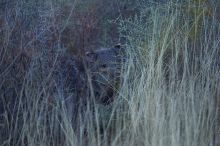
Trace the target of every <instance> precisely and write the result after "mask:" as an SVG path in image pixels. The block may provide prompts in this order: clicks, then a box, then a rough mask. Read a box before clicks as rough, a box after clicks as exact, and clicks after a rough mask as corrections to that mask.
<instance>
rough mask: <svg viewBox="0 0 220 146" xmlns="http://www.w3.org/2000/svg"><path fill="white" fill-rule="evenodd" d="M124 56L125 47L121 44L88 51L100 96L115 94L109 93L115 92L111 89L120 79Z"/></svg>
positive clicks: (88, 60)
mask: <svg viewBox="0 0 220 146" xmlns="http://www.w3.org/2000/svg"><path fill="white" fill-rule="evenodd" d="M123 56H124V49H123V48H121V47H120V45H117V46H115V47H113V48H102V49H99V50H96V51H93V52H87V53H86V60H87V61H86V62H87V63H88V68H89V70H90V73H91V77H92V83H93V86H94V90H95V92H97V94H99V96H107V97H108V98H109V96H113V95H109V94H110V93H111V94H112V92H113V91H109V90H110V89H111V90H112V88H114V86H115V84H117V82H119V80H120V77H119V76H120V71H121V65H122V60H123V58H124V57H123ZM106 90H107V91H106Z"/></svg>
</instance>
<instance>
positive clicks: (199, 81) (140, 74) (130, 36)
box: [0, 3, 220, 146]
mask: <svg viewBox="0 0 220 146" xmlns="http://www.w3.org/2000/svg"><path fill="white" fill-rule="evenodd" d="M16 6H18V5H16ZM141 6H142V7H140V13H139V15H137V17H135V18H134V19H124V20H121V21H120V28H119V30H120V32H121V36H122V37H123V38H125V40H126V42H125V45H124V47H125V48H126V51H127V52H126V55H127V58H128V59H127V60H126V62H125V64H123V68H122V70H121V72H122V73H121V77H122V80H121V83H120V87H119V88H116V89H115V92H116V93H117V96H116V97H115V100H114V102H113V103H111V104H110V105H101V104H99V103H96V102H95V101H94V100H92V99H91V98H92V97H87V99H89V100H88V101H87V103H86V104H85V105H82V104H80V103H79V104H78V105H77V107H78V109H77V110H75V111H74V110H70V109H69V106H67V105H66V102H65V100H66V99H68V98H71V97H74V94H75V93H74V92H68V93H66V90H65V88H62V86H61V84H62V83H60V82H57V80H56V79H55V75H56V65H57V62H58V61H59V56H60V55H62V53H63V52H62V51H61V50H63V49H64V48H62V44H61V43H60V38H61V36H60V35H61V34H60V33H59V31H58V33H57V35H58V36H55V38H56V39H55V41H51V39H50V37H49V36H53V34H56V33H55V31H54V32H51V31H49V30H50V26H52V28H60V27H58V26H57V24H56V23H55V21H53V20H55V17H54V15H46V14H54V12H55V9H54V7H52V5H50V3H49V4H48V9H44V10H45V13H41V14H39V15H41V16H42V17H41V18H42V21H39V25H37V24H38V23H37V24H36V27H34V28H30V30H31V31H32V32H36V33H33V34H30V35H32V36H33V38H32V39H31V40H26V41H27V43H24V40H25V39H21V38H22V37H21V38H20V39H18V38H19V36H17V35H14V33H12V32H13V31H15V32H16V29H15V27H18V25H15V24H16V23H14V24H13V23H12V24H11V25H9V22H10V21H9V20H7V19H6V18H11V19H12V20H14V19H13V18H14V17H13V16H10V17H9V16H7V17H4V18H5V19H6V20H7V21H6V22H8V23H5V24H4V25H3V27H1V33H2V35H1V36H2V37H1V38H0V39H1V46H2V47H1V50H0V51H1V52H0V55H1V60H0V79H1V83H0V89H1V90H0V91H1V94H0V96H1V98H0V99H1V100H0V103H1V109H0V111H1V117H0V134H1V136H0V142H1V145H30V146H32V145H33V146H35V145H39V146H46V145H67V146H75V145H76V146H85V145H89V146H90V145H91V146H102V145H103V146H105V145H106V146H107V145H111V146H123V145H125V146H136V145H138V146H142V145H144V146H215V145H216V143H215V141H216V137H217V136H216V135H217V133H218V132H219V121H218V116H219V111H218V110H217V109H218V108H217V107H219V105H220V104H219V102H220V101H219V100H220V99H219V98H220V97H219V94H220V91H219V90H220V78H219V74H220V61H219V56H220V49H219V41H220V38H219V28H220V27H219V24H218V20H217V19H216V15H215V12H213V14H212V15H211V16H207V15H205V13H203V12H199V13H198V15H197V13H196V14H195V15H194V13H193V15H191V14H189V13H187V12H189V11H185V9H191V8H190V6H191V5H190V3H188V4H184V3H175V4H174V3H168V4H161V5H153V4H152V5H151V6H150V7H149V6H147V7H145V6H144V5H141ZM183 6H184V7H183ZM201 7H202V6H201ZM182 8H184V9H182ZM15 10H17V11H15V14H17V15H16V16H20V15H19V13H18V12H19V11H18V9H15ZM73 10H74V9H73ZM41 12H43V10H42V11H41ZM43 14H45V15H43ZM43 16H44V17H43ZM198 17H199V19H201V20H200V21H196V20H198ZM25 18H26V17H25ZM16 20H17V19H15V21H16ZM40 20H41V19H40ZM43 20H47V21H43ZM15 21H12V22H15ZM40 22H44V23H40ZM65 22H67V21H65ZM38 26H40V28H39V27H38ZM195 26H196V27H195ZM38 28H39V29H38ZM19 29H20V30H23V29H22V28H19ZM198 32H199V33H198ZM50 33H52V34H50ZM23 34H26V32H23ZM36 34H37V35H36ZM13 36H14V37H13ZM21 36H25V35H21ZM44 40H48V41H44ZM47 42H52V44H47ZM13 44H19V45H18V46H17V45H16V46H14V45H13ZM24 44H26V45H24ZM15 47H20V48H21V50H19V51H18V52H16V53H14V50H15ZM27 48H29V49H31V48H36V49H37V51H36V52H37V53H35V54H34V55H26V54H27V53H24V51H26V50H25V49H27ZM31 52H33V51H31ZM48 56H50V57H48ZM90 88H92V87H90ZM74 106H75V105H74V104H73V109H74ZM74 112H75V113H74Z"/></svg>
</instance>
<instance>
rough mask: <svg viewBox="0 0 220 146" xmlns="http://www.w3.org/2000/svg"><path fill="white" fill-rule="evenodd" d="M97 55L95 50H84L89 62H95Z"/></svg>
mask: <svg viewBox="0 0 220 146" xmlns="http://www.w3.org/2000/svg"><path fill="white" fill-rule="evenodd" d="M97 58H98V56H97V54H96V53H95V52H93V51H89V52H86V60H87V61H89V62H95V61H96V60H97Z"/></svg>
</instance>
